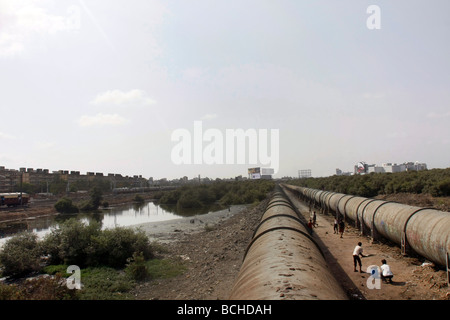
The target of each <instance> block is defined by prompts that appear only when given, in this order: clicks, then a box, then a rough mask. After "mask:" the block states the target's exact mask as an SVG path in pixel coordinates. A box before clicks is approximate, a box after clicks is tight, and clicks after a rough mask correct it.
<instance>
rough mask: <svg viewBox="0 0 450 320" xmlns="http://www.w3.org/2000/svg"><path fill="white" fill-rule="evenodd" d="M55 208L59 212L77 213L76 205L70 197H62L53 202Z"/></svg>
mask: <svg viewBox="0 0 450 320" xmlns="http://www.w3.org/2000/svg"><path fill="white" fill-rule="evenodd" d="M55 209H56V211H58V212H59V213H78V212H79V210H78V207H77V206H76V205H74V204H73V203H72V199H69V198H62V199H60V200H59V201H58V202H57V203H56V204H55Z"/></svg>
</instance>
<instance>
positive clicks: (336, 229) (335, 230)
mask: <svg viewBox="0 0 450 320" xmlns="http://www.w3.org/2000/svg"><path fill="white" fill-rule="evenodd" d="M333 233H338V220H337V218H334V226H333Z"/></svg>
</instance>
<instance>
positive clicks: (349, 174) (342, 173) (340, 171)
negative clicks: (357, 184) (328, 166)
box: [336, 168, 352, 176]
mask: <svg viewBox="0 0 450 320" xmlns="http://www.w3.org/2000/svg"><path fill="white" fill-rule="evenodd" d="M336 175H337V176H351V175H352V173H351V172H343V171H342V170H341V169H339V168H336Z"/></svg>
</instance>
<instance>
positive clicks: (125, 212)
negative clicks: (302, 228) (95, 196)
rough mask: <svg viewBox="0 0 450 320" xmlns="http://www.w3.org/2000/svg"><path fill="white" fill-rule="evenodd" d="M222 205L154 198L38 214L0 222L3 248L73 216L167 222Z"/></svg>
mask: <svg viewBox="0 0 450 320" xmlns="http://www.w3.org/2000/svg"><path fill="white" fill-rule="evenodd" d="M223 209H224V207H223V206H220V205H219V204H213V205H210V206H205V207H203V208H200V209H179V208H177V207H176V206H170V205H160V204H156V203H154V202H152V201H150V202H145V203H143V204H136V203H134V204H127V205H121V206H117V207H110V208H106V209H101V210H100V212H99V213H78V214H64V215H63V214H59V215H55V216H47V217H38V218H33V219H27V220H22V221H13V222H3V223H0V247H1V246H2V245H3V244H4V243H5V242H6V241H7V240H8V239H9V238H11V237H12V236H13V235H14V234H17V233H20V232H24V231H27V232H34V233H36V234H37V235H38V237H39V238H43V237H44V236H45V235H46V234H48V233H50V232H51V230H52V228H56V227H57V226H58V225H59V224H60V223H62V222H64V221H66V220H68V219H70V218H76V219H80V220H81V221H83V222H85V223H89V222H90V221H93V220H96V221H98V222H101V225H102V228H103V229H107V228H114V227H128V226H133V225H137V224H141V223H146V222H158V221H167V220H172V219H179V218H182V217H189V216H196V215H202V214H207V213H210V212H215V211H219V210H223Z"/></svg>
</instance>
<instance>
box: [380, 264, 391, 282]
mask: <svg viewBox="0 0 450 320" xmlns="http://www.w3.org/2000/svg"><path fill="white" fill-rule="evenodd" d="M381 263H382V265H381V277H382V278H383V279H384V280H385V281H386V282H387V283H392V278H393V277H394V274H393V273H392V271H391V267H390V266H389V265H388V264H387V262H386V259H383V260H381Z"/></svg>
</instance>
